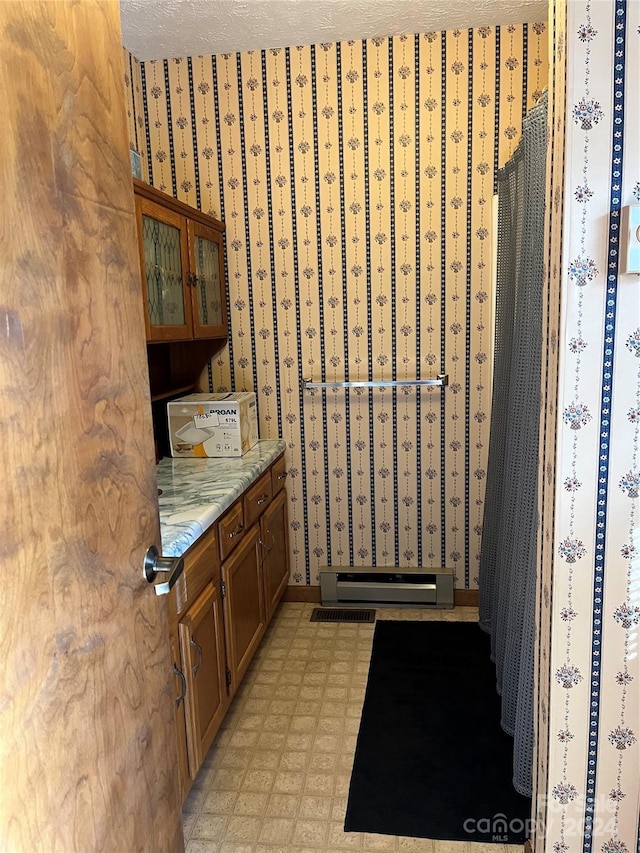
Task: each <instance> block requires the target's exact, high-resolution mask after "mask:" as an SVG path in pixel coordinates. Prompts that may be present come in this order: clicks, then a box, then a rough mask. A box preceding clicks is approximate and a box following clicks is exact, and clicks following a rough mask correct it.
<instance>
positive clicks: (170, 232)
mask: <svg viewBox="0 0 640 853" xmlns="http://www.w3.org/2000/svg"><path fill="white" fill-rule="evenodd" d="M136 213H137V219H138V243H139V246H140V269H141V272H142V288H143V290H144V304H145V322H146V326H147V340H148V341H172V340H188V339H189V338H193V327H192V319H191V297H190V293H189V290H188V280H187V274H188V271H189V269H188V268H189V247H188V240H187V227H186V220H185V218H184V217H183V216H180V215H179V214H177V213H175V212H174V211H172V210H165V208H163V207H161V206H160V205H159V204H155V203H154V202H152V201H149V199H146V198H136Z"/></svg>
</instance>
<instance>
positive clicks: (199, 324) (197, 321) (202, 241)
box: [189, 222, 227, 338]
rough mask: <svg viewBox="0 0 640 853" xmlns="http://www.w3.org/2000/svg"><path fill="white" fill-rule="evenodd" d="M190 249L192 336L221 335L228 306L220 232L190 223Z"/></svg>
mask: <svg viewBox="0 0 640 853" xmlns="http://www.w3.org/2000/svg"><path fill="white" fill-rule="evenodd" d="M189 244H190V249H191V268H192V271H193V273H194V274H193V275H192V276H191V279H190V284H191V303H192V312H193V336H194V338H224V337H226V335H227V307H226V304H225V299H224V295H225V290H224V286H223V285H224V257H223V243H222V234H220V233H219V232H218V231H214V229H213V228H207V227H206V226H205V225H200V224H199V223H198V222H189Z"/></svg>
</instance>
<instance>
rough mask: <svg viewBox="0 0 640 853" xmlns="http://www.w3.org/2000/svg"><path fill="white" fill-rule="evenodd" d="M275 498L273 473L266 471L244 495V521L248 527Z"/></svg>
mask: <svg viewBox="0 0 640 853" xmlns="http://www.w3.org/2000/svg"><path fill="white" fill-rule="evenodd" d="M272 497H273V492H272V490H271V472H270V471H266V472H265V473H264V474H263V475H262V477H260V479H259V480H258V482H257V483H254V484H253V486H251V488H250V489H247V491H246V492H245V495H244V520H245V524H246V526H247V527H251V525H252V524H253V522H254V521H255V520H256V519H257V518H258V517H259V516H260V515H261V514H262V512H263V511H264V510H265V509H266V507H267V506H268V505H269V502H270V501H271V498H272Z"/></svg>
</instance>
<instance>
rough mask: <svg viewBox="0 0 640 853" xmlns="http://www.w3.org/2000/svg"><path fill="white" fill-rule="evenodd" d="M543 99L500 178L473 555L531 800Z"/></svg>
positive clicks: (516, 764) (519, 772)
mask: <svg viewBox="0 0 640 853" xmlns="http://www.w3.org/2000/svg"><path fill="white" fill-rule="evenodd" d="M546 150H547V97H546V94H545V95H543V96H542V98H541V99H540V101H539V102H538V104H537V105H536V106H535V107H534V108H533V109H532V110H531V111H530V112H529V114H528V115H527V116H526V118H525V119H524V122H523V128H522V140H521V141H520V144H519V146H518V148H517V149H516V151H515V153H514V155H513V157H512V158H511V160H509V162H508V163H507V164H506V166H505V167H504V168H503V169H500V170H499V172H498V275H497V291H496V324H495V349H494V373H493V402H492V408H491V434H490V440H489V461H488V467H487V490H486V498H485V509H484V523H483V532H482V547H481V553H480V580H479V587H480V626H481V628H483V629H484V630H485V631H487V632H488V633H490V634H491V652H492V659H493V661H494V662H495V665H496V679H497V688H498V692H499V693H500V695H501V697H502V720H501V723H502V727H503V728H504V730H505V731H506V732H508V733H509V734H510V735H512V736H513V738H514V758H513V784H514V787H515V788H516V790H517V791H519V792H520V793H521V794H524V795H525V796H531V769H532V761H533V710H534V709H533V658H534V612H535V595H536V558H537V549H536V529H537V519H538V508H537V488H538V427H539V416H540V360H541V348H542V286H543V248H544V201H545V171H546Z"/></svg>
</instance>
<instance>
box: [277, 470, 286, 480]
mask: <svg viewBox="0 0 640 853" xmlns="http://www.w3.org/2000/svg"><path fill="white" fill-rule="evenodd" d="M286 479H287V472H286V471H281V472H280V473H279V474H278V480H286Z"/></svg>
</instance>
